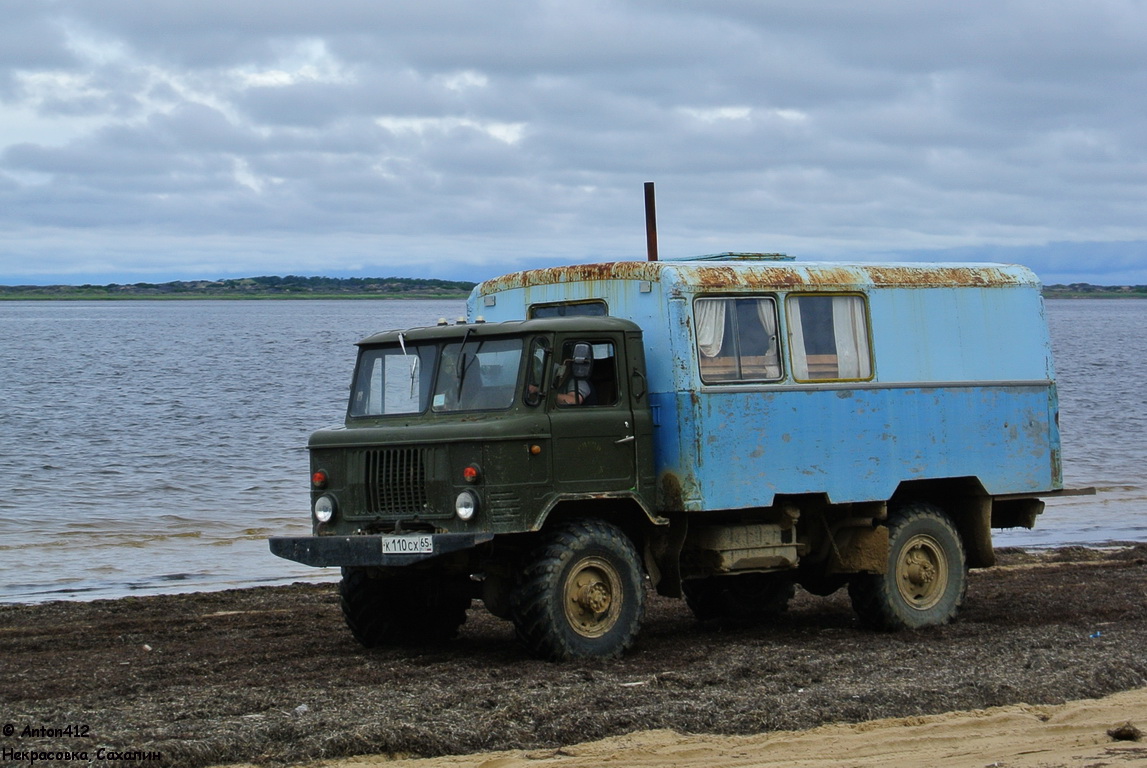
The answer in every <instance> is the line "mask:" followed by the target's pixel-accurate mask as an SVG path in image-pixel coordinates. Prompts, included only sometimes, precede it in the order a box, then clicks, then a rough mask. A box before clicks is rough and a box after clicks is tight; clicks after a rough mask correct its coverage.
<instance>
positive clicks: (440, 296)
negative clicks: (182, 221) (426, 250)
mask: <svg viewBox="0 0 1147 768" xmlns="http://www.w3.org/2000/svg"><path fill="white" fill-rule="evenodd" d="M4 289H5V286H0V302H3V301H49V302H50V301H268V300H270V301H279V300H288V301H321V300H328V301H329V300H331V299H336V300H339V301H427V300H430V301H439V300H441V301H465V300H466V297H467V296H469V294H468V293H428V294H418V293H389V294H378V293H363V294H346V293H314V294H308V295H306V296H300V295H297V294H269V293H268V294H259V295H256V296H237V295H232V294H219V295H194V296H148V295H145V294H133V295H127V296H92V295H87V294H84V295H81V294H76V295H70V294H57V295H51V296H46V295H42V294H28V295H16V294H9V293H4Z"/></svg>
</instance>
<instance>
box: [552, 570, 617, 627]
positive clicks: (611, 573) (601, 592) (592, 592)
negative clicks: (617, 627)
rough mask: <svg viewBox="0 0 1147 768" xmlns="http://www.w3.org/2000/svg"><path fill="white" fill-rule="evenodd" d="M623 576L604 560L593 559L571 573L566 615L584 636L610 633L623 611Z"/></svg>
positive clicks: (566, 588)
mask: <svg viewBox="0 0 1147 768" xmlns="http://www.w3.org/2000/svg"><path fill="white" fill-rule="evenodd" d="M620 589H621V575H620V574H619V573H618V572H617V569H616V568H614V567H613V565H612V564H611V563H609V562H608V561H607V560H605V559H604V558H598V557H589V558H586V559H585V560H583V561H581V562H580V563H578V564H577V565H575V566H574V568H573V569H572V570H571V572H570V574H569V577H568V579H567V581H566V586H565V614H566V618H567V619H568V620H569V625H570V627H571V628H572V629H573V630H574V631H575V632H577V633H578V634H579V635H581V636H582V637H588V638H595V637H601V636H602V635H604V634H606V633H607V632H609V630H610V629H612V628H613V626H614V624H616V623H617V617H618V615H619V613H620V609H621V595H620V593H619V591H618V590H620Z"/></svg>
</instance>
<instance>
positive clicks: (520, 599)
mask: <svg viewBox="0 0 1147 768" xmlns="http://www.w3.org/2000/svg"><path fill="white" fill-rule="evenodd" d="M510 614H511V619H512V621H513V622H514V628H515V630H516V632H517V636H518V640H519V641H521V643H522V645H524V646H525V647H526V650H527V651H529V652H530V654H531V655H533V656H536V657H537V658H540V659H546V660H549V661H564V660H568V659H580V658H592V657H596V658H609V657H615V656H620V655H621V654H622V653H624V652H625V651H626V650H628V649H629V648H630V647H632V646H633V643H634V642H635V640H636V639H637V633H638V631H639V630H640V628H641V621H642V619H643V618H644V616H645V577H644V572H643V570H642V567H641V560H640V559H639V558H638V555H637V550H636V549H634V546H633V544H632V542H630V540H629V538H628V537H627V536H626V535H625V534H624V533H623V532H622V531H621V530H620V529H619V528H617V527H616V526H614V525H612V524H610V523H605V522H601V521H597V520H578V521H571V522H568V523H563V524H561V525H559V526H558V527H556V528H554V529H553V530H551V531H548V532H546V533H545V534H544V538H543V539H542V541H541V543H540V544H539V545H538V546H537V547H536V548H535V549H534V550H533V551H532V552H531V553H530V554H529V555H528V556H527V557H526V559H525V560H524V565H523V567H522V569H521V571H520V573H519V575H518V580H517V583H516V584H515V588H514V592H513V595H512V596H511V601H510Z"/></svg>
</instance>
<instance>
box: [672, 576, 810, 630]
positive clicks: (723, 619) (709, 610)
mask: <svg viewBox="0 0 1147 768" xmlns="http://www.w3.org/2000/svg"><path fill="white" fill-rule="evenodd" d="M681 587H682V590H683V591H684V592H685V604H686V605H688V606H689V610H691V611H693V615H694V616H695V617H697V620H698V621H700V622H702V623H704V624H717V625H721V626H752V625H755V624H761V623H764V622H766V621H768V620H769V619H771V618H775V617H776V616H777V615H778V614H781V613H784V612H785V611H786V610H787V609H788V607H789V600H792V598H793V595H795V594H796V587H795V586H794V585H793V580H792V577H791V576H790V575H789V574H787V573H742V574H734V575H729V576H710V577H709V578H705V579H689V580H687V581H685V582H684V583H683V584H682V585H681Z"/></svg>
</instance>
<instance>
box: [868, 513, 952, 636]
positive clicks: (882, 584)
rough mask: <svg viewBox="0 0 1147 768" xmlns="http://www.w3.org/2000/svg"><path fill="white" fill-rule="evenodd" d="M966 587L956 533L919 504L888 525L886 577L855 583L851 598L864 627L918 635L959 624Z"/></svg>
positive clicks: (940, 516) (870, 576) (939, 516)
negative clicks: (920, 631)
mask: <svg viewBox="0 0 1147 768" xmlns="http://www.w3.org/2000/svg"><path fill="white" fill-rule="evenodd" d="M967 586H968V579H967V569H966V567H965V565H964V546H963V544H962V542H961V541H960V536H959V534H958V533H956V529H955V528H954V527H953V526H952V523H951V521H950V520H949V519H948V517H947V515H945V514H944V513H943V512H941V511H940V510H939V509H937V508H935V507H933V506H931V505H928V504H916V505H912V506H908V507H905V508H904V509H902V510H900V511H899V512H897V513H896V514H895V515H894V516H893V517H892V519H891V520H890V521H889V524H888V568H887V570H886V572H885V573H883V574H859V575H857V576H854V577H852V579H851V581H850V582H849V584H848V595H849V597H851V598H852V607H853V609H854V610H855V611H856V613H857V616H858V617H859V618H860V621H861V623H862V624H864V625H865V626H868V627H871V628H873V629H884V630H896V629H916V628H918V627H931V626H937V625H940V624H947V623H948V622H950V621H952V620H953V619H954V618H956V614H957V612H958V611H959V609H960V604H961V603H963V601H964V593H965V591H966V590H967Z"/></svg>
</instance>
